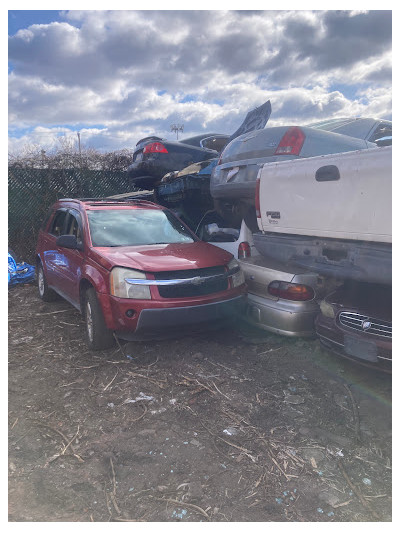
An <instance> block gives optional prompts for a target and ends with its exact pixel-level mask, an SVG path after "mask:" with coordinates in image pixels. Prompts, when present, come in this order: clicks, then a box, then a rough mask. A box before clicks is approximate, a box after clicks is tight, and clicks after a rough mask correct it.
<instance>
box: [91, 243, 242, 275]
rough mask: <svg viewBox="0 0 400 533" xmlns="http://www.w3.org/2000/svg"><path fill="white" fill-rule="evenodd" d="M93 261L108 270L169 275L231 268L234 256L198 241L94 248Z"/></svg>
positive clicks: (92, 250) (92, 251) (92, 252)
mask: <svg viewBox="0 0 400 533" xmlns="http://www.w3.org/2000/svg"><path fill="white" fill-rule="evenodd" d="M91 257H92V259H94V260H95V261H96V262H97V263H100V264H101V265H102V266H104V267H105V268H107V269H108V270H111V268H113V267H114V266H122V267H126V268H134V269H137V270H142V271H144V272H166V271H169V270H190V269H197V268H206V267H212V266H219V265H227V264H228V263H229V261H230V260H231V259H232V257H233V256H232V254H230V253H229V252H226V251H225V250H222V249H221V248H217V247H216V246H212V245H211V244H208V243H206V242H203V241H197V242H193V243H180V244H153V245H145V246H118V247H115V248H109V247H107V248H105V247H104V248H102V247H101V248H100V247H99V248H92V249H91Z"/></svg>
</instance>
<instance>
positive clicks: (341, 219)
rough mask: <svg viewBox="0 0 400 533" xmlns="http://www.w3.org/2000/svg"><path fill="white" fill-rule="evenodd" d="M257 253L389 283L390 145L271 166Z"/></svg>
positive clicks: (266, 168)
mask: <svg viewBox="0 0 400 533" xmlns="http://www.w3.org/2000/svg"><path fill="white" fill-rule="evenodd" d="M256 211H257V221H258V227H259V229H260V232H259V233H255V234H254V235H253V239H254V244H255V246H256V248H257V250H258V251H259V252H260V253H261V254H262V255H264V256H266V257H271V258H275V259H278V260H280V261H291V262H294V263H296V264H298V265H301V266H303V267H305V268H308V269H310V270H312V271H315V272H318V273H320V274H324V275H329V276H334V277H336V278H341V279H345V278H348V279H355V280H359V281H366V282H376V283H384V284H390V283H391V281H392V147H391V146H384V147H377V148H371V149H368V150H358V151H352V152H345V153H339V154H331V155H323V156H317V157H309V158H304V159H294V160H290V161H283V162H278V163H276V162H275V163H266V164H264V165H263V166H262V167H261V168H260V171H259V174H258V179H257V188H256Z"/></svg>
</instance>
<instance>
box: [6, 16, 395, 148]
mask: <svg viewBox="0 0 400 533" xmlns="http://www.w3.org/2000/svg"><path fill="white" fill-rule="evenodd" d="M64 19H65V22H61V23H60V22H54V23H51V24H43V25H38V24H35V25H32V26H30V27H29V28H26V29H23V30H20V31H19V32H17V33H16V34H15V35H14V36H11V37H10V39H9V57H10V63H11V66H12V72H11V74H10V76H9V78H10V79H9V113H10V115H9V117H10V118H9V124H10V129H11V131H12V132H13V131H14V132H15V131H16V130H17V129H18V128H29V127H30V128H35V127H36V126H38V125H42V126H46V127H47V128H49V129H50V130H52V129H53V128H54V129H55V132H56V133H57V127H58V126H60V125H68V127H69V129H70V131H71V132H72V135H75V133H74V130H75V128H78V127H79V128H80V129H81V130H83V128H84V127H86V128H88V130H87V131H86V132H85V136H86V138H87V140H88V142H90V139H93V140H94V139H96V143H97V146H99V145H100V142H101V139H102V138H103V139H104V147H106V146H107V147H109V146H110V143H112V142H114V143H115V144H114V146H115V147H116V148H121V147H130V146H132V144H135V142H136V140H138V139H139V138H140V137H141V136H145V135H147V134H148V133H149V132H150V133H153V132H156V133H158V134H160V135H162V134H164V135H166V136H170V138H172V135H173V134H171V132H170V131H169V129H170V128H169V126H170V124H171V123H172V122H177V121H179V122H183V123H185V132H188V133H189V132H190V134H192V133H193V134H196V133H199V132H201V131H204V130H208V131H216V132H218V131H220V132H223V133H230V132H233V131H234V130H235V129H236V128H237V127H238V126H239V124H240V123H241V121H242V120H243V118H244V116H245V114H246V113H247V111H249V110H250V109H251V108H253V107H255V106H257V105H260V104H261V103H263V102H265V101H266V100H267V99H271V102H272V116H271V121H270V122H271V124H283V123H287V122H288V121H290V122H292V123H309V122H312V121H313V120H321V119H322V118H329V117H330V116H339V115H341V116H344V115H354V114H356V115H361V114H367V115H371V114H372V115H373V116H385V117H387V116H390V114H391V92H390V91H391V50H390V47H391V40H390V39H391V35H390V23H391V17H390V12H388V11H386V12H384V11H375V12H358V11H357V12H350V11H347V12H343V11H340V12H337V11H317V12H316V11H256V12H250V11H248V12H240V11H239V12H238V11H173V10H171V11H95V10H93V11H70V12H65V13H64ZM344 86H348V91H346V87H344ZM93 127H94V128H95V129H94V130H92V128H93ZM27 135H28V134H27ZM34 135H36V138H38V135H37V133H36V134H33V137H32V138H34ZM134 136H136V137H135V138H134ZM17 142H18V144H20V141H16V140H15V139H12V140H11V146H12V147H13V146H16V143H17ZM124 142H126V143H129V144H127V145H125V146H122V143H124Z"/></svg>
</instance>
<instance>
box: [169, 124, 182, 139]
mask: <svg viewBox="0 0 400 533" xmlns="http://www.w3.org/2000/svg"><path fill="white" fill-rule="evenodd" d="M171 131H175V132H176V140H178V131H182V132H183V124H171Z"/></svg>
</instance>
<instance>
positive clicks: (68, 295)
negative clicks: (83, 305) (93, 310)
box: [57, 209, 84, 307]
mask: <svg viewBox="0 0 400 533" xmlns="http://www.w3.org/2000/svg"><path fill="white" fill-rule="evenodd" d="M63 235H75V237H76V239H77V244H78V245H80V246H81V247H82V249H70V248H64V247H62V246H57V252H58V260H59V263H58V275H59V287H60V292H61V293H62V295H63V297H64V298H65V299H66V300H68V301H69V302H70V303H71V304H72V305H74V306H75V307H79V305H80V302H79V282H80V279H81V272H82V266H83V263H84V252H83V246H84V238H83V226H82V218H81V214H80V213H79V211H77V210H76V209H69V210H68V213H67V218H66V222H65V226H64V228H63Z"/></svg>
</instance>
